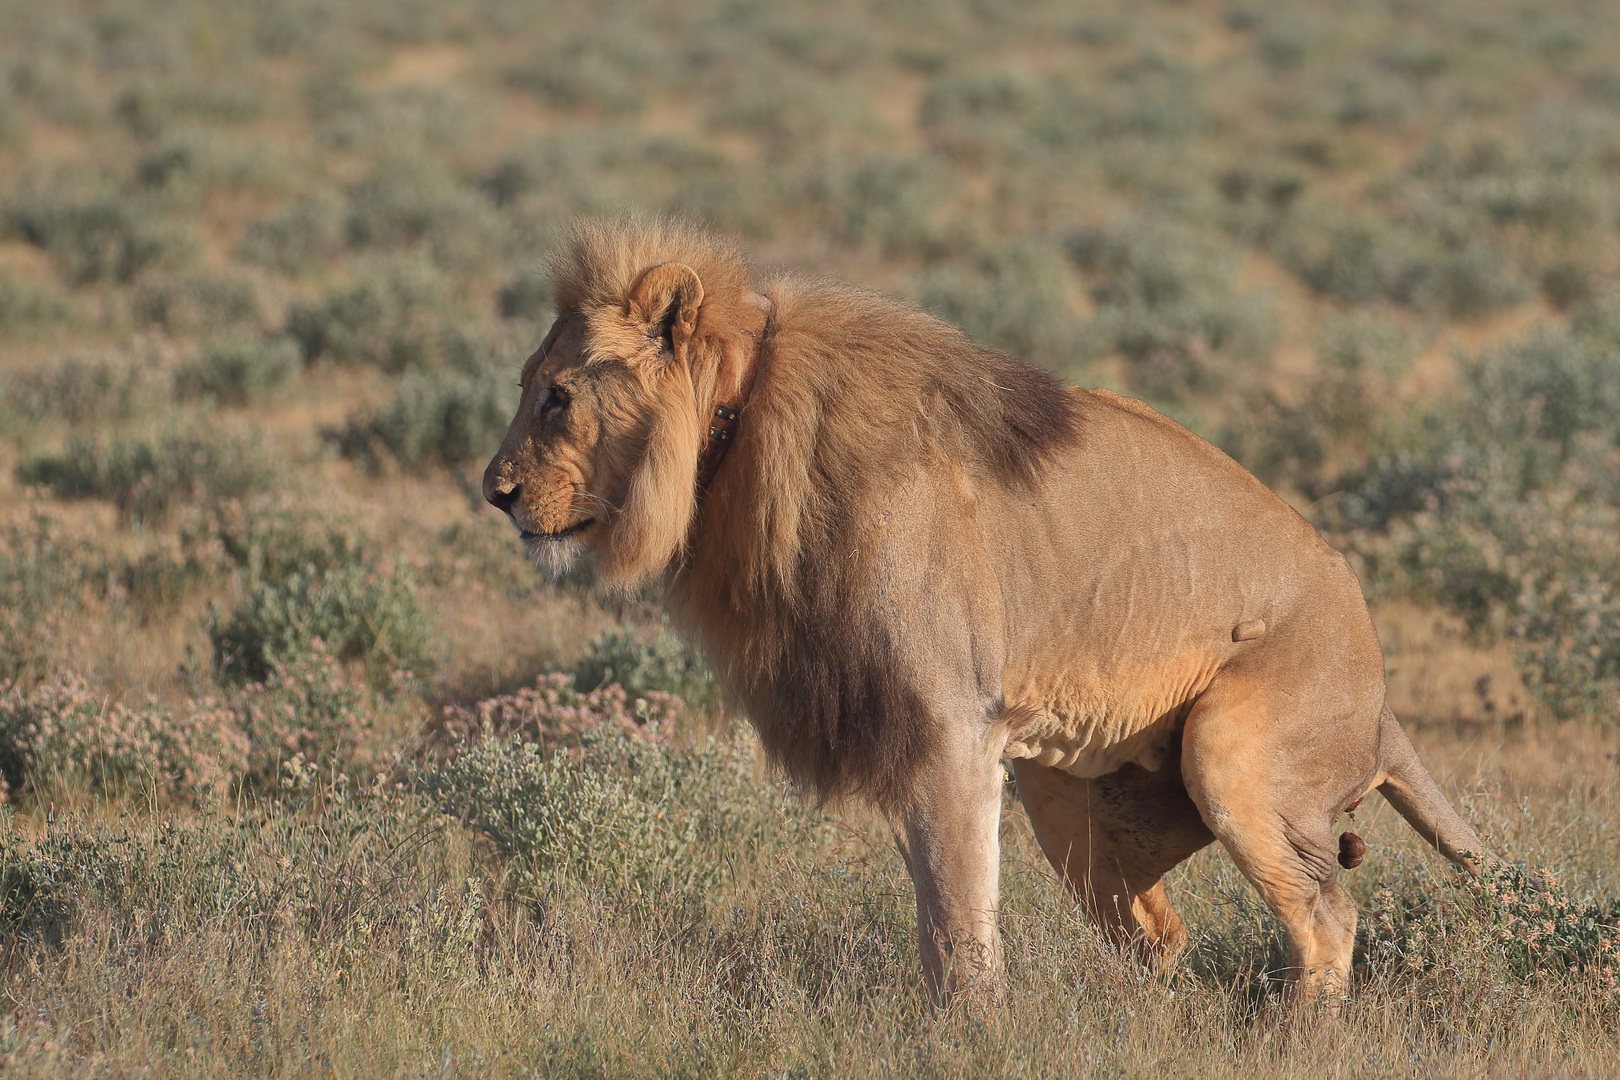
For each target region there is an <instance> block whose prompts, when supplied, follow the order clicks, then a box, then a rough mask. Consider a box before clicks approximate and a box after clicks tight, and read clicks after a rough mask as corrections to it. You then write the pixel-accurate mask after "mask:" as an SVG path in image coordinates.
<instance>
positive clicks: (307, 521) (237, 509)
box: [181, 502, 368, 585]
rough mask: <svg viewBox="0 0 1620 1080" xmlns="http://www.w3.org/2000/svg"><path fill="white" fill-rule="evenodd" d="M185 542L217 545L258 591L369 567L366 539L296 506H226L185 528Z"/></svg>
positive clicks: (183, 533)
mask: <svg viewBox="0 0 1620 1080" xmlns="http://www.w3.org/2000/svg"><path fill="white" fill-rule="evenodd" d="M181 539H182V542H183V543H185V544H186V545H187V546H190V547H196V548H206V547H211V546H213V545H216V544H217V545H218V548H219V550H220V551H221V553H222V554H223V555H224V557H225V558H226V559H227V560H229V561H230V562H231V563H232V564H233V565H235V566H236V567H239V568H240V569H242V570H243V571H245V573H246V578H247V581H248V583H249V584H255V585H256V584H257V583H258V582H260V581H263V580H279V579H282V578H285V577H287V576H288V575H290V574H294V573H298V572H300V571H304V572H308V571H310V570H314V571H315V572H325V571H328V570H340V569H345V568H349V567H355V566H363V565H366V564H367V562H368V560H367V553H366V550H365V542H364V539H363V537H362V536H361V535H360V534H359V533H358V532H357V531H356V530H355V529H353V528H352V527H350V526H349V525H347V524H346V523H344V522H343V521H341V520H333V519H331V518H329V517H326V516H324V515H322V514H321V513H319V512H317V511H312V510H307V509H304V508H303V507H302V506H299V505H297V504H294V505H284V504H271V505H264V504H262V503H258V502H226V503H222V504H220V505H219V506H216V507H213V508H211V509H210V511H209V512H208V513H207V514H206V515H204V516H202V517H200V518H198V519H196V520H193V521H191V522H187V523H186V525H185V526H184V527H183V528H182V531H181Z"/></svg>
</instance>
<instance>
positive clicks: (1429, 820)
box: [1378, 705, 1485, 875]
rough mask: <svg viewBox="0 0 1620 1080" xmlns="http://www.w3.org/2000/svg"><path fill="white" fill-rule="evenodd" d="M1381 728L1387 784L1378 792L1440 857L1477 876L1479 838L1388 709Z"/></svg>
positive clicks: (1481, 848)
mask: <svg viewBox="0 0 1620 1080" xmlns="http://www.w3.org/2000/svg"><path fill="white" fill-rule="evenodd" d="M1381 724H1382V730H1381V731H1380V733H1379V734H1380V738H1379V742H1380V744H1381V745H1380V750H1381V752H1382V755H1383V766H1382V767H1383V773H1384V776H1385V780H1384V782H1383V783H1381V784H1379V785H1378V790H1379V792H1381V793H1382V794H1383V796H1384V798H1386V799H1388V800H1389V804H1390V805H1391V806H1393V807H1394V808H1395V809H1396V810H1398V811H1400V815H1401V817H1403V818H1405V819H1406V821H1407V823H1408V824H1409V825H1411V826H1412V828H1414V829H1416V830H1417V833H1418V835H1419V836H1421V837H1423V839H1424V840H1426V841H1428V842H1429V843H1430V844H1431V845H1433V846H1434V848H1435V849H1436V850H1437V851H1439V852H1440V854H1442V855H1444V856H1445V857H1446V858H1448V859H1450V860H1451V861H1452V862H1454V863H1456V864H1457V865H1458V866H1460V867H1462V868H1463V869H1465V870H1467V871H1468V872H1469V873H1471V874H1476V875H1477V874H1478V873H1479V869H1480V860H1481V859H1482V858H1483V857H1484V855H1485V846H1484V845H1483V844H1481V843H1480V842H1479V836H1478V835H1477V834H1476V833H1475V832H1474V830H1473V828H1472V827H1471V826H1470V825H1469V824H1468V822H1466V821H1464V820H1463V818H1462V815H1461V814H1459V813H1457V811H1456V810H1455V809H1453V808H1452V805H1451V803H1449V802H1447V801H1446V797H1445V795H1443V794H1442V793H1441V791H1440V785H1439V784H1436V783H1435V782H1434V777H1432V776H1430V775H1429V770H1428V769H1426V768H1424V767H1423V762H1422V761H1420V760H1418V756H1417V751H1416V750H1414V749H1412V740H1410V739H1408V738H1407V737H1406V732H1404V731H1402V730H1401V725H1400V723H1399V722H1398V721H1397V720H1396V719H1395V714H1394V713H1392V712H1390V711H1389V706H1387V705H1386V706H1384V716H1383V719H1382V721H1381Z"/></svg>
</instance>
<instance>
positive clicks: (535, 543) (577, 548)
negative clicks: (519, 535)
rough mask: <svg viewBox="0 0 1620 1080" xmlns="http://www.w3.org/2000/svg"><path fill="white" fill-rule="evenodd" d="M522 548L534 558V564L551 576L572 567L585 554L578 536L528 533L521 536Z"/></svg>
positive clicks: (559, 575) (582, 542)
mask: <svg viewBox="0 0 1620 1080" xmlns="http://www.w3.org/2000/svg"><path fill="white" fill-rule="evenodd" d="M523 549H524V550H525V551H527V552H528V553H529V558H531V559H533V560H534V565H535V566H537V567H539V568H540V569H541V570H543V571H544V572H545V573H547V574H549V575H551V577H553V578H560V577H562V576H563V575H564V574H566V573H568V571H570V570H572V569H573V568H574V564H575V563H577V562H579V559H580V556H581V555H584V554H585V541H583V540H581V539H580V538H579V537H578V536H557V537H552V536H543V535H535V534H530V535H528V536H525V537H524V538H523Z"/></svg>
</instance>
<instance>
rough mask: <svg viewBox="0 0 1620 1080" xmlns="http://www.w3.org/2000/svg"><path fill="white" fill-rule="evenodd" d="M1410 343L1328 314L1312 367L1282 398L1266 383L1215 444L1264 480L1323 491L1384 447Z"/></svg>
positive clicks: (1384, 327)
mask: <svg viewBox="0 0 1620 1080" xmlns="http://www.w3.org/2000/svg"><path fill="white" fill-rule="evenodd" d="M1411 355H1412V346H1411V342H1410V341H1408V340H1407V338H1406V336H1405V335H1404V334H1403V333H1402V332H1401V331H1400V330H1399V329H1398V328H1396V327H1395V326H1393V325H1392V324H1388V323H1379V322H1374V321H1372V320H1370V319H1366V318H1350V319H1344V320H1339V321H1332V320H1330V321H1329V322H1328V324H1327V326H1326V332H1325V333H1324V335H1323V341H1322V344H1321V346H1320V348H1319V351H1318V361H1317V365H1316V368H1315V369H1314V370H1313V371H1312V372H1311V374H1310V375H1309V376H1307V377H1306V378H1305V379H1304V380H1303V386H1300V387H1297V389H1298V391H1299V392H1298V393H1297V394H1296V395H1295V396H1293V397H1292V398H1290V399H1284V398H1283V397H1281V396H1280V395H1279V394H1278V393H1277V392H1276V390H1274V389H1272V388H1271V387H1265V388H1262V389H1259V390H1257V391H1253V392H1251V393H1250V394H1248V395H1247V396H1246V400H1245V402H1244V405H1243V407H1242V408H1241V409H1238V410H1235V411H1234V414H1233V415H1232V416H1230V417H1228V419H1227V422H1226V426H1225V428H1224V430H1223V431H1222V433H1221V439H1220V444H1221V448H1222V449H1224V450H1225V451H1226V452H1227V453H1229V454H1231V455H1232V456H1233V457H1235V458H1236V459H1237V460H1239V461H1241V462H1242V463H1243V464H1244V466H1245V467H1246V468H1248V469H1249V471H1251V472H1253V473H1254V474H1255V475H1256V476H1258V477H1260V478H1261V479H1262V480H1264V481H1266V482H1267V483H1275V482H1277V481H1279V480H1283V479H1287V480H1289V481H1290V482H1291V483H1292V484H1293V485H1294V486H1295V487H1296V488H1298V489H1299V490H1300V491H1302V492H1305V493H1306V494H1308V495H1312V496H1313V497H1322V496H1325V495H1327V494H1329V493H1330V492H1331V491H1332V490H1334V489H1335V488H1336V486H1337V484H1338V482H1339V478H1340V477H1341V476H1342V475H1343V474H1344V473H1345V472H1348V471H1353V470H1356V469H1358V468H1361V467H1363V466H1364V465H1365V464H1366V463H1367V461H1368V460H1369V458H1371V457H1373V456H1374V455H1376V454H1377V453H1378V452H1380V451H1381V450H1382V441H1383V438H1384V436H1385V426H1386V424H1387V417H1386V408H1387V403H1388V401H1389V400H1390V399H1391V397H1392V396H1393V395H1394V385H1395V380H1396V379H1398V378H1399V377H1400V375H1401V374H1402V372H1403V371H1404V370H1405V368H1406V366H1407V364H1408V362H1409V361H1410V359H1411Z"/></svg>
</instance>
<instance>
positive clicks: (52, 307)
mask: <svg viewBox="0 0 1620 1080" xmlns="http://www.w3.org/2000/svg"><path fill="white" fill-rule="evenodd" d="M74 321H75V312H74V309H73V305H72V304H71V303H70V302H69V300H68V298H67V297H65V296H63V295H62V294H61V293H60V292H59V291H58V290H56V289H53V288H50V287H48V286H46V285H42V284H40V283H37V282H33V281H25V280H23V279H22V278H19V277H17V276H15V275H13V274H11V273H5V274H0V337H6V338H10V339H12V340H15V339H17V338H19V337H24V336H28V335H31V334H37V333H43V332H46V331H49V330H52V329H57V328H61V327H65V326H69V325H72V323H73V322H74Z"/></svg>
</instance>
